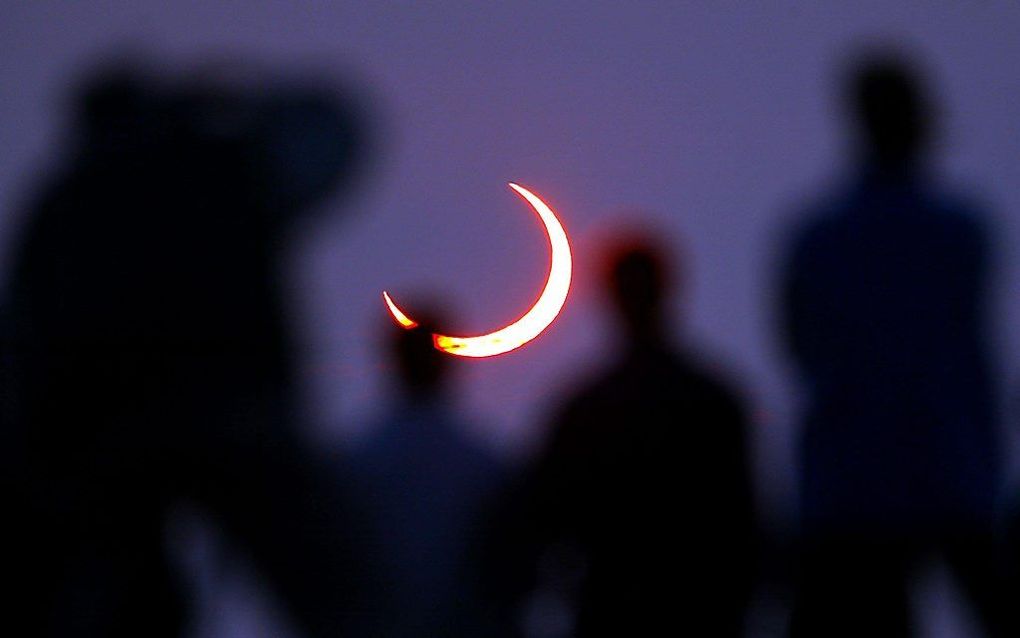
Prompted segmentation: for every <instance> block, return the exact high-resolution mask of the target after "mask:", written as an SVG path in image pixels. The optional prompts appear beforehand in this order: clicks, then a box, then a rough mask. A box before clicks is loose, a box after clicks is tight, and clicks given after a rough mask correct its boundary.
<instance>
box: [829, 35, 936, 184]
mask: <svg viewBox="0 0 1020 638" xmlns="http://www.w3.org/2000/svg"><path fill="white" fill-rule="evenodd" d="M848 80H849V81H848V83H847V87H846V93H847V95H846V100H847V104H848V107H849V110H850V111H851V113H852V115H853V117H854V119H855V120H856V121H857V124H858V126H859V133H860V136H861V143H862V146H863V148H862V151H863V152H864V153H866V154H867V156H868V157H869V159H871V160H873V161H876V162H878V163H880V164H886V165H888V164H910V163H913V162H914V161H916V160H917V159H918V158H919V156H920V155H921V154H922V153H923V152H924V151H925V150H927V146H928V144H929V142H930V141H931V139H930V138H931V135H932V121H931V120H932V113H931V106H930V103H929V98H928V95H927V94H926V90H925V87H924V86H923V79H922V77H921V73H920V72H919V71H918V70H917V69H916V68H915V67H914V65H913V64H912V63H911V62H910V61H909V60H907V59H906V58H905V57H903V56H901V55H895V54H888V53H884V54H875V55H870V56H867V57H865V58H863V59H861V60H859V61H858V63H857V64H855V65H854V68H853V71H852V72H851V74H850V77H849V79H848Z"/></svg>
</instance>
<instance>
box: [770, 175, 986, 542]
mask: <svg viewBox="0 0 1020 638" xmlns="http://www.w3.org/2000/svg"><path fill="white" fill-rule="evenodd" d="M813 217H814V219H813V220H812V222H813V223H812V225H811V227H810V228H809V229H808V230H807V231H806V232H805V233H804V234H803V235H802V236H801V237H800V239H799V240H798V243H797V244H796V246H795V248H794V251H795V254H794V258H793V263H792V264H791V265H790V267H789V271H788V277H789V282H790V283H789V286H790V287H789V291H788V295H789V296H788V297H787V303H788V304H789V306H788V312H789V313H790V322H791V323H790V326H791V332H790V344H791V348H792V349H793V352H794V353H795V354H796V356H797V357H798V361H799V363H800V364H801V370H802V372H803V373H804V376H805V378H806V380H807V382H808V389H809V393H810V398H809V408H808V416H807V423H806V427H807V431H806V433H805V437H806V438H805V443H804V445H805V450H804V453H805V454H806V457H805V464H806V466H805V468H804V471H805V473H806V476H805V488H806V494H805V499H806V503H805V508H806V511H805V515H806V516H808V517H818V518H820V519H827V518H830V517H831V518H832V520H831V521H830V523H831V524H833V525H842V524H854V523H863V524H869V523H881V524H887V525H890V526H893V525H905V526H912V527H914V528H915V529H916V528H919V527H923V526H926V525H931V524H945V523H947V522H949V521H950V520H953V519H959V518H960V517H963V518H966V519H970V520H976V519H977V518H979V517H981V518H987V517H989V516H990V515H991V507H992V499H993V496H994V490H995V485H996V478H997V477H996V465H997V459H996V444H995V433H994V427H993V413H992V410H993V405H992V397H991V379H990V376H989V374H990V373H989V369H988V358H987V352H986V344H985V343H984V341H983V338H984V335H983V328H984V315H983V310H984V308H983V307H982V302H983V300H984V293H985V286H986V281H985V275H986V267H987V263H986V262H987V254H986V248H987V246H986V236H985V233H984V228H983V226H982V221H981V220H980V218H978V217H977V216H976V215H975V212H974V211H973V210H972V209H971V208H969V207H967V206H965V205H962V204H959V203H957V202H955V201H953V200H951V199H948V198H945V197H940V196H939V194H938V193H936V192H933V191H932V189H931V187H930V185H929V184H926V183H924V181H923V179H922V178H920V177H918V176H901V175H884V174H873V175H868V176H866V177H864V178H863V179H862V180H861V183H860V184H859V185H857V186H856V187H854V188H853V189H851V190H850V192H849V193H848V194H847V195H846V196H845V197H844V198H843V199H842V201H840V202H838V203H836V204H835V205H833V206H831V207H828V208H827V209H825V210H823V211H820V212H818V213H816V214H815V215H813ZM816 491H817V493H816ZM861 517H863V518H868V519H870V520H868V521H864V520H861ZM947 517H948V518H949V520H946V519H947ZM837 519H840V520H837Z"/></svg>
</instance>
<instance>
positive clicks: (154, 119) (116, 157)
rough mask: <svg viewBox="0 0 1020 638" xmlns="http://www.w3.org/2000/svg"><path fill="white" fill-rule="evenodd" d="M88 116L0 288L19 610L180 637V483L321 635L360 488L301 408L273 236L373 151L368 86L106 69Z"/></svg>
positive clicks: (50, 631)
mask: <svg viewBox="0 0 1020 638" xmlns="http://www.w3.org/2000/svg"><path fill="white" fill-rule="evenodd" d="M224 84H225V83H224ZM77 117H78V119H77V121H76V122H75V125H76V129H75V132H76V139H75V140H74V142H75V143H74V144H73V146H72V148H73V150H72V152H71V153H70V157H69V158H68V160H67V162H66V166H65V167H64V168H63V169H62V170H61V171H60V172H59V173H58V174H57V175H56V176H55V177H54V178H53V179H51V180H49V182H48V183H47V184H46V185H45V188H43V189H42V191H43V192H42V196H41V197H40V198H39V199H38V200H37V201H36V203H35V205H34V206H33V209H32V215H31V218H30V220H29V222H28V226H27V228H26V229H25V232H24V235H23V238H22V241H21V243H20V246H19V249H18V251H17V256H16V260H15V262H14V267H13V274H12V277H11V279H10V286H9V289H8V290H7V291H6V294H5V298H4V300H3V304H2V308H3V313H2V314H3V318H4V320H3V327H4V334H3V335H2V338H3V344H2V345H3V347H2V348H0V350H2V353H3V358H2V360H3V364H4V385H5V386H6V387H5V391H4V397H5V404H4V406H3V407H4V412H3V424H2V426H3V429H2V435H3V439H4V441H3V446H2V447H3V452H2V454H3V470H2V471H3V476H2V481H3V483H2V489H3V496H4V510H5V511H4V514H5V516H4V520H5V522H4V526H3V527H4V536H5V539H4V542H3V552H4V554H5V559H4V566H5V575H6V580H7V584H8V586H9V591H10V592H13V596H14V599H13V602H12V601H11V600H10V599H9V600H8V602H9V603H11V604H10V606H9V607H8V608H9V609H10V612H9V613H5V615H4V622H5V623H7V625H8V627H17V628H18V629H17V631H16V633H17V635H20V636H79V637H85V636H102V637H105V638H110V637H118V636H123V637H131V638H136V637H138V636H152V637H158V636H167V637H174V638H176V637H177V636H178V635H180V631H181V628H182V625H183V624H184V622H185V619H186V616H187V611H188V609H187V607H188V605H187V600H186V594H185V592H184V591H182V588H181V586H180V583H178V582H177V579H176V578H175V576H174V573H173V569H172V566H171V565H170V564H168V562H169V561H168V554H167V551H166V549H165V547H164V545H165V543H164V540H165V535H166V533H167V532H166V530H167V527H166V520H167V517H168V514H169V513H170V512H171V511H173V509H174V508H175V507H176V506H177V505H178V504H180V503H182V502H188V503H192V504H197V505H198V506H199V507H201V508H202V509H203V510H205V511H207V512H208V513H209V514H210V515H211V516H212V518H213V519H214V520H215V521H216V523H217V524H219V525H220V526H221V527H222V528H223V529H224V531H225V532H226V533H227V534H228V535H229V536H230V537H231V538H232V539H233V540H234V541H236V542H237V543H239V544H241V545H243V546H244V548H245V550H246V552H248V553H249V554H250V555H251V556H252V557H253V558H254V559H255V561H256V562H257V564H258V567H259V569H260V571H261V572H262V573H263V574H264V575H266V576H267V577H268V578H269V579H270V581H271V582H272V585H273V586H274V587H275V589H276V591H277V592H278V593H279V594H280V596H281V597H282V599H283V600H284V602H285V604H286V606H287V607H288V608H289V610H290V611H291V612H292V613H293V616H294V618H295V619H296V620H297V621H298V623H299V625H300V626H301V627H302V628H303V629H304V630H306V631H307V632H308V635H312V636H329V635H343V634H344V633H345V627H347V626H348V625H349V624H350V619H351V617H352V616H354V615H355V614H356V612H357V604H358V603H357V591H356V590H357V578H358V572H357V570H356V562H355V561H354V560H353V558H352V555H351V552H350V551H349V547H348V542H347V539H348V538H349V537H350V534H351V532H350V527H349V521H348V517H347V514H346V509H347V504H346V499H345V498H344V497H343V495H342V494H340V493H339V490H337V489H335V488H333V487H332V486H331V482H330V474H328V473H326V472H325V471H324V470H325V468H323V467H320V466H319V463H318V462H317V461H316V459H315V458H314V457H313V456H312V455H310V454H309V453H308V452H307V451H306V450H305V449H304V448H303V446H302V443H301V441H300V440H299V437H298V434H297V432H296V431H295V428H294V426H295V419H294V417H295V414H294V407H293V398H294V397H293V387H292V386H293V364H292V361H291V353H292V347H291V341H290V337H289V333H288V330H287V327H286V326H285V312H284V309H283V302H282V298H281V290H280V284H279V277H278V275H277V272H276V258H277V256H278V251H279V249H280V247H281V237H282V235H283V233H284V232H285V230H286V228H287V226H288V224H289V222H290V221H291V219H292V217H294V216H295V215H297V214H299V213H301V212H303V211H304V210H306V209H308V208H309V207H311V206H312V205H313V204H314V203H315V202H316V201H318V200H319V199H320V198H322V197H323V196H324V195H326V194H327V193H328V192H330V191H333V190H334V189H337V188H342V187H343V186H345V185H346V184H347V183H348V182H349V178H350V176H351V175H352V174H353V173H354V172H355V168H356V167H357V166H358V165H359V164H360V162H361V158H362V156H363V155H364V151H363V148H364V143H363V138H364V134H363V126H362V123H361V120H362V116H361V115H360V109H359V108H357V107H356V106H355V105H354V103H353V102H352V101H351V100H350V99H348V98H347V97H342V98H338V97H337V96H334V95H331V94H330V93H329V92H328V91H326V90H323V89H319V88H316V87H314V86H308V85H303V84H292V85H286V86H279V87H274V88H269V89H258V90H256V89H251V88H243V87H237V86H232V87H230V88H228V87H226V86H224V85H223V84H217V83H216V82H211V81H208V80H207V81H203V82H198V81H188V80H186V79H177V80H174V79H167V78H154V77H149V76H146V75H144V74H141V73H139V72H136V71H128V70H116V71H109V70H107V71H103V72H102V73H99V74H97V75H95V76H94V77H93V78H92V80H91V81H90V82H88V83H87V86H86V90H85V91H84V92H83V94H82V95H81V96H80V98H79V100H78V102H77ZM7 596H11V594H7Z"/></svg>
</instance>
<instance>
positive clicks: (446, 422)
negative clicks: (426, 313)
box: [350, 317, 503, 638]
mask: <svg viewBox="0 0 1020 638" xmlns="http://www.w3.org/2000/svg"><path fill="white" fill-rule="evenodd" d="M431 325H433V323H432V322H431V321H429V320H426V319H421V317H419V324H418V326H417V327H415V328H414V329H412V330H408V331H403V330H401V329H400V328H394V330H398V331H399V332H397V333H396V334H395V336H394V345H395V352H394V355H395V357H394V358H395V360H396V361H397V369H398V372H399V378H400V382H399V386H400V387H399V391H398V396H396V397H395V398H394V400H393V401H391V402H390V407H389V408H388V409H387V410H386V412H385V413H384V415H383V416H382V417H381V418H379V419H378V420H377V421H376V422H375V424H374V427H373V428H372V430H371V434H370V436H369V438H368V439H367V440H365V441H363V442H362V443H361V444H360V445H359V446H357V447H356V448H355V449H354V450H353V451H352V454H351V459H350V461H351V466H352V467H351V469H352V470H353V473H352V477H351V479H352V483H353V485H354V486H355V488H356V491H357V495H358V501H357V502H358V512H359V513H360V515H361V516H362V517H363V518H364V519H365V522H366V525H367V529H368V531H369V534H370V536H369V539H368V543H367V547H366V548H365V549H367V550H368V551H367V557H368V560H369V565H370V567H371V568H372V569H373V571H374V574H373V580H374V581H375V583H376V584H377V586H378V590H377V596H376V601H377V602H376V604H374V605H373V615H374V618H371V619H369V623H370V627H368V628H366V630H365V631H366V635H372V636H380V637H390V638H411V637H414V636H451V637H452V636H464V637H465V638H467V637H470V636H481V635H492V628H491V627H490V626H489V625H488V624H487V623H488V622H489V620H488V618H487V617H486V612H485V610H484V609H483V607H484V601H483V600H482V596H483V593H482V590H481V583H480V578H481V575H482V574H481V566H480V565H479V560H480V557H481V554H482V545H483V543H484V542H485V538H484V536H485V534H486V532H487V531H488V527H487V523H488V521H487V517H488V515H489V514H490V509H491V507H492V503H491V501H492V499H493V497H494V496H495V494H496V492H497V490H498V488H499V487H500V482H501V481H502V473H503V472H502V469H501V464H500V463H499V461H498V459H497V458H496V457H495V456H494V455H493V454H492V453H491V452H490V451H489V450H488V449H486V448H485V447H483V445H481V443H480V442H479V441H477V440H474V439H473V438H472V436H473V434H475V433H476V432H473V431H472V429H471V426H470V424H468V423H466V422H465V421H464V420H463V419H461V418H460V417H459V416H458V415H457V413H456V411H455V410H454V409H453V407H452V404H451V401H450V397H449V396H448V392H447V388H446V387H445V386H446V379H445V377H446V365H447V364H448V363H449V362H447V361H444V358H445V357H447V356H448V355H445V354H443V353H442V352H440V351H438V350H436V349H435V347H434V345H433V341H432V335H431V331H430V329H429V326H431Z"/></svg>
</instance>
